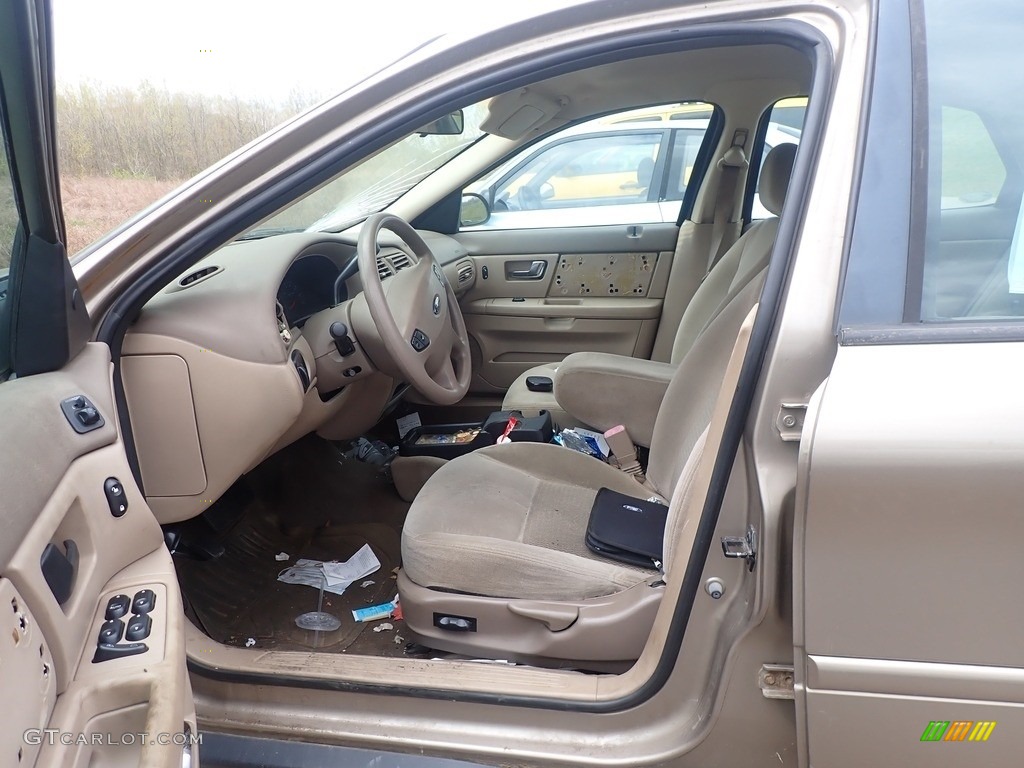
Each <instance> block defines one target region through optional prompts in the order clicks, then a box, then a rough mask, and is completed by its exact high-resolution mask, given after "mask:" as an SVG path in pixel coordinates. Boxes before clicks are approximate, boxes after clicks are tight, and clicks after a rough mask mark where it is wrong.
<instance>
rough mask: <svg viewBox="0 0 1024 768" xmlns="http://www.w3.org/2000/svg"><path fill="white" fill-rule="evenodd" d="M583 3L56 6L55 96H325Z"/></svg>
mask: <svg viewBox="0 0 1024 768" xmlns="http://www.w3.org/2000/svg"><path fill="white" fill-rule="evenodd" d="M574 1H578V0H514V2H509V3H497V4H496V3H493V2H490V0H424V1H423V2H418V1H417V0H397V1H396V0H391V1H390V2H388V0H286V1H285V2H277V3H257V2H253V0H173V1H167V0H165V1H164V2H158V1H156V0H103V2H96V0H91V1H90V0H53V7H54V27H55V35H56V60H57V62H56V63H57V81H58V84H61V85H66V84H72V83H76V82H82V81H90V82H95V83H99V84H103V85H113V86H133V85H136V84H138V83H140V82H142V81H149V82H151V83H153V84H154V85H158V86H164V87H166V88H168V89H169V90H172V91H184V92H198V93H206V94H211V95H238V96H241V97H243V98H258V99H261V100H266V101H280V100H283V99H284V98H286V97H287V95H288V94H289V93H290V92H291V91H293V90H296V89H298V90H299V91H301V92H304V93H309V94H318V95H320V96H324V97H326V96H330V95H333V94H334V93H336V92H338V91H340V90H341V89H342V88H343V87H344V86H345V85H347V84H349V83H352V82H354V81H355V80H358V79H359V78H361V77H363V76H365V75H368V74H370V73H372V72H374V71H376V70H378V69H380V68H381V67H382V66H383V65H385V64H387V63H389V62H390V61H393V60H394V59H396V58H398V57H399V56H400V55H401V54H402V53H404V52H407V51H408V50H410V49H412V48H414V47H415V46H416V45H418V44H420V43H423V42H425V41H426V40H428V39H429V38H431V37H433V36H435V35H437V34H440V33H442V32H444V31H446V30H447V29H451V28H453V27H456V28H457V27H460V26H466V25H469V26H479V25H481V24H492V23H495V22H496V21H498V20H499V19H500V18H501V16H502V14H506V15H509V14H519V13H522V12H523V11H524V9H528V8H529V7H530V6H533V7H535V8H536V7H541V8H543V7H548V8H550V7H551V6H553V5H555V4H559V3H564V4H571V3H572V2H574Z"/></svg>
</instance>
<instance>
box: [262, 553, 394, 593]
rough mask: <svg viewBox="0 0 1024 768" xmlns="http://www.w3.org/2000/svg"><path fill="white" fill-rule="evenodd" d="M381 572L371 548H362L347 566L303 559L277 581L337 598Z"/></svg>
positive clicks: (284, 572) (345, 564) (283, 573)
mask: <svg viewBox="0 0 1024 768" xmlns="http://www.w3.org/2000/svg"><path fill="white" fill-rule="evenodd" d="M379 568H380V560H378V559H377V556H376V555H375V554H373V550H372V549H370V545H369V544H364V545H363V546H362V548H361V549H360V550H359V551H358V552H356V553H355V554H354V555H352V557H350V558H349V559H348V560H347V561H346V562H344V563H325V562H323V561H321V560H309V559H306V558H301V559H299V560H297V561H296V562H295V565H293V566H292V567H290V568H285V569H284V570H283V571H281V572H280V573H279V574H278V575H277V580H278V581H282V582H284V583H285V584H305V585H306V586H307V587H313V588H314V589H320V586H321V585H323V588H324V591H325V592H330V593H332V594H335V595H341V594H344V593H345V590H346V589H348V587H349V586H350V585H351V584H352V583H353V582H355V581H358V580H359V579H361V578H363V577H364V576H369V575H370V574H371V573H373V572H374V571H376V570H378V569H379Z"/></svg>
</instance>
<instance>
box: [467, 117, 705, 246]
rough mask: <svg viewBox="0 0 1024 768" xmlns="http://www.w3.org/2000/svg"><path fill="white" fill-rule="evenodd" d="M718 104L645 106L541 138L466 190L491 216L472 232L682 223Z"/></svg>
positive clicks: (473, 227) (474, 227)
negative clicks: (683, 208) (682, 209)
mask: <svg viewBox="0 0 1024 768" xmlns="http://www.w3.org/2000/svg"><path fill="white" fill-rule="evenodd" d="M713 111H714V107H713V106H712V105H710V104H705V103H693V104H689V103H680V104H671V105H666V106H661V107H645V108H643V109H634V110H629V111H627V112H620V113H616V114H613V115H607V116H605V117H602V118H599V119H597V120H593V121H590V122H587V123H583V124H581V125H577V126H573V127H571V128H567V129H566V130H564V131H561V132H559V133H556V134H554V135H552V136H550V137H546V138H544V139H541V140H540V141H539V142H537V143H535V144H533V145H532V146H530V147H529V148H527V149H525V150H523V151H521V152H519V153H518V154H517V155H515V156H514V157H513V158H512V159H511V160H509V161H508V162H506V163H505V164H504V165H502V166H500V167H499V168H498V169H497V170H496V171H494V172H492V173H490V174H488V175H487V176H485V177H483V178H482V179H480V180H479V181H477V182H475V183H473V184H471V185H469V186H468V187H467V188H466V191H467V192H473V193H476V194H479V195H481V196H482V197H483V198H484V199H485V200H486V201H487V203H488V205H489V206H490V210H491V215H490V218H489V219H488V220H487V221H486V222H484V223H483V224H479V225H475V226H472V227H465V229H529V228H540V227H572V226H599V225H608V224H627V225H628V224H653V223H662V222H673V223H674V222H675V221H676V219H677V218H678V216H679V207H680V205H681V201H682V199H683V193H684V192H685V190H686V185H687V184H688V182H689V180H690V175H691V173H692V171H693V168H694V165H695V163H696V158H697V154H698V152H699V150H700V148H701V146H702V143H703V141H704V137H705V135H706V133H707V129H708V125H709V124H710V122H711V120H710V116H711V115H712V114H713Z"/></svg>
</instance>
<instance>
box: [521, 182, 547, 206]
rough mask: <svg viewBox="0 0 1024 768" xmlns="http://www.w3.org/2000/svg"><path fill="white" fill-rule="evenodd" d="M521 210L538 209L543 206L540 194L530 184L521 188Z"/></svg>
mask: <svg viewBox="0 0 1024 768" xmlns="http://www.w3.org/2000/svg"><path fill="white" fill-rule="evenodd" d="M518 197H519V210H521V211H536V210H539V209H540V208H541V207H542V204H541V199H540V194H539V193H538V192H537V190H536V189H533V188H532V187H531V186H529V185H528V184H524V185H523V186H521V187H520V188H519V193H518Z"/></svg>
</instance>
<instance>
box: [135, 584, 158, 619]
mask: <svg viewBox="0 0 1024 768" xmlns="http://www.w3.org/2000/svg"><path fill="white" fill-rule="evenodd" d="M155 606H156V593H155V592H154V591H153V590H152V589H140V590H139V591H138V592H136V593H135V597H134V598H132V613H137V614H140V615H141V614H143V613H149V612H150V611H152V610H153V608H154V607H155Z"/></svg>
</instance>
